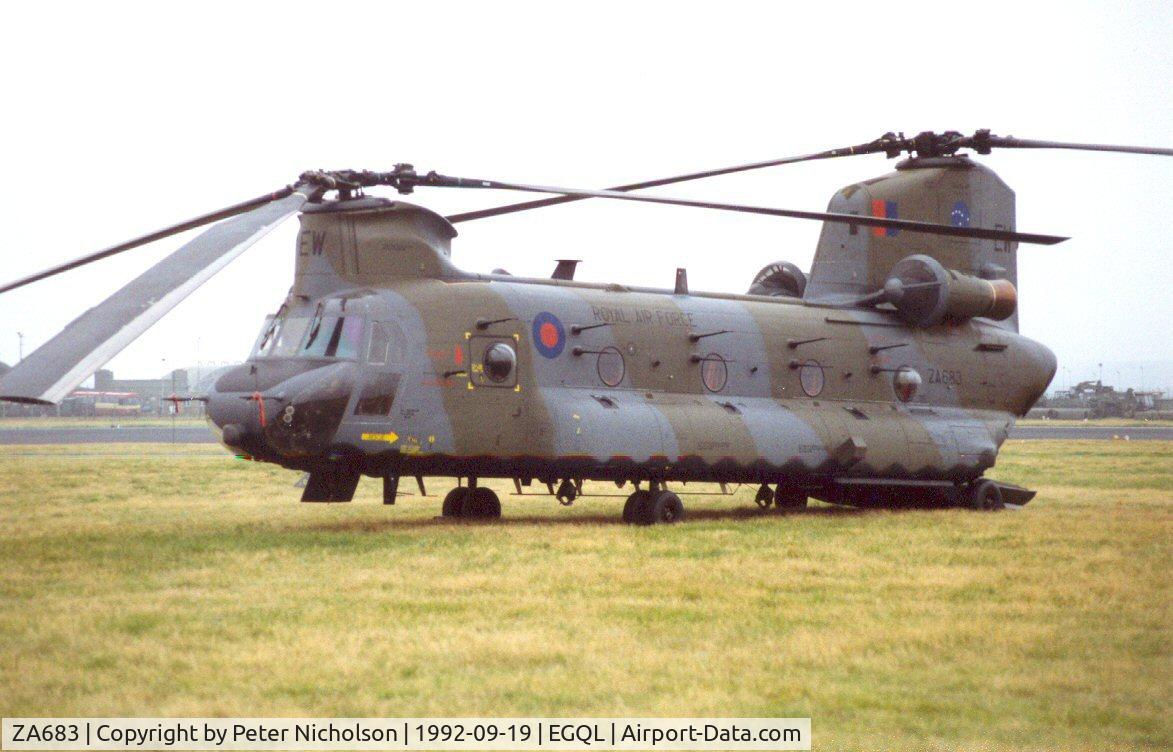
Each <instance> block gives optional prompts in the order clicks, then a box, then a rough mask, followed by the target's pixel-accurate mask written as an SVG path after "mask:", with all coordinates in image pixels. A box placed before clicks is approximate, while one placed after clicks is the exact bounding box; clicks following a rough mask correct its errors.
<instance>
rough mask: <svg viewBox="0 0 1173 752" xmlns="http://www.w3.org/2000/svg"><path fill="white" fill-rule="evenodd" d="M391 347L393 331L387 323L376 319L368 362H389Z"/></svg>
mask: <svg viewBox="0 0 1173 752" xmlns="http://www.w3.org/2000/svg"><path fill="white" fill-rule="evenodd" d="M390 349H391V332H390V331H389V330H388V329H387V325H386V324H384V323H382V322H380V321H376V322H374V323H373V324H371V344H370V347H368V348H367V362H369V363H373V364H374V365H377V366H382V365H386V364H387V360H388V355H389V351H390Z"/></svg>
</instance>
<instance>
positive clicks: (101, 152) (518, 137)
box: [0, 2, 1173, 388]
mask: <svg viewBox="0 0 1173 752" xmlns="http://www.w3.org/2000/svg"><path fill="white" fill-rule="evenodd" d="M813 5H814V4H802V5H801V6H800V5H799V4H792V3H742V2H723V3H720V4H715V3H703V4H702V3H697V4H691V3H685V2H671V3H659V2H647V3H631V2H621V3H612V2H592V3H589V4H587V3H582V4H569V3H549V2H544V3H461V2H455V3H442V4H441V3H426V4H425V3H362V2H356V3H333V4H325V3H313V4H309V3H297V2H281V3H267V2H250V3H239V2H237V3H220V2H202V3H198V4H173V3H141V4H134V3H119V4H107V3H84V4H83V3H78V4H66V3H51V2H47V3H10V4H7V5H6V6H5V7H4V9H3V10H2V11H0V14H2V17H0V71H3V72H2V73H0V76H3V89H2V93H3V109H4V112H5V115H4V117H3V120H0V136H2V140H0V143H2V144H3V153H4V160H3V164H4V167H5V169H6V172H7V179H6V180H3V181H0V206H3V207H4V211H3V215H2V216H3V218H4V227H5V229H4V232H3V240H2V245H0V259H2V260H3V263H2V266H0V278H3V279H4V280H8V279H15V278H17V277H21V276H24V275H26V274H29V273H32V272H34V271H37V270H39V269H41V268H44V267H48V266H51V265H53V264H56V263H60V262H61V261H64V260H67V259H70V258H73V257H76V256H79V255H82V254H84V253H87V252H90V251H92V250H96V249H98V248H101V247H104V246H107V245H111V244H113V243H116V242H119V241H121V240H124V239H126V238H129V237H132V236H134V235H138V234H140V233H143V232H146V231H149V230H153V229H155V228H157V227H161V226H163V225H167V224H170V223H172V222H175V221H177V220H180V219H184V218H187V217H189V216H193V215H196V214H200V213H203V212H205V211H209V210H211V209H214V208H218V207H220V206H224V205H227V204H230V203H234V202H236V201H239V200H241V199H244V198H248V197H251V196H254V195H257V194H260V193H264V192H266V191H269V190H272V189H274V188H277V187H280V186H282V185H285V184H287V183H289V182H292V181H293V180H294V179H295V178H296V176H297V175H298V174H299V173H300V172H302V171H303V170H306V169H311V168H343V167H352V168H370V169H377V170H385V169H389V168H390V167H392V166H393V165H394V164H396V163H398V162H411V163H413V164H415V165H416V167H417V168H418V169H420V170H421V171H427V170H433V169H434V170H437V171H439V172H442V173H446V174H453V175H464V176H474V177H485V178H494V179H500V180H509V181H517V182H528V183H537V184H547V185H566V186H579V187H592V188H599V187H605V186H608V185H614V184H618V183H623V182H632V181H636V180H641V179H648V178H654V177H660V176H664V175H674V174H678V173H684V172H689V171H694V170H699V169H706V168H713V167H720V166H725V165H732V164H740V163H744V162H751V161H758V160H764V159H770V158H774V157H778V156H785V155H789V154H803V153H807V152H811V151H819V150H823V149H827V148H832V147H837V146H844V145H849V144H855V143H861V142H864V141H868V140H871V139H873V138H875V137H877V136H879V135H881V134H883V133H885V132H887V131H904V132H906V133H908V134H910V135H911V134H913V133H916V132H919V131H921V130H938V131H941V130H959V131H963V132H972V131H973V130H975V129H977V128H990V129H991V130H993V132H994V133H996V134H999V135H1014V136H1019V137H1022V138H1039V139H1049V140H1063V141H1080V142H1096V143H1119V144H1136V145H1148V146H1163V147H1171V146H1173V97H1171V96H1170V92H1171V91H1173V55H1171V54H1170V53H1171V51H1173V49H1171V48H1173V41H1171V39H1173V35H1170V33H1169V29H1170V28H1173V5H1171V4H1169V3H1167V2H1164V3H1162V2H1128V3H1123V2H1122V3H1106V2H1089V3H1084V2H1067V3H1054V4H1050V3H1030V4H1027V3H1013V4H1010V3H1006V4H1000V3H996V2H995V3H984V4H981V5H980V6H972V5H971V6H967V5H956V4H952V5H948V4H941V3H939V2H935V3H906V2H902V3H899V4H891V3H888V4H881V3H868V4H858V5H853V4H850V3H833V4H824V5H823V7H818V8H815V7H808V6H813ZM981 159H982V161H983V163H985V164H986V165H988V166H989V167H991V168H993V169H994V170H995V171H996V172H998V173H999V174H1000V175H1001V176H1002V178H1003V179H1004V180H1005V181H1006V182H1007V183H1009V184H1010V186H1011V187H1012V188H1013V189H1014V190H1015V191H1016V193H1017V197H1018V228H1019V229H1020V230H1023V231H1030V232H1043V233H1054V234H1060V235H1070V236H1072V240H1070V241H1068V242H1066V243H1064V244H1061V245H1058V246H1053V247H1041V246H1022V247H1020V249H1019V295H1020V312H1021V316H1020V321H1021V330H1022V332H1023V333H1024V334H1026V335H1027V336H1030V337H1032V338H1035V339H1038V340H1040V341H1042V342H1044V343H1045V344H1047V345H1048V346H1049V347H1050V348H1051V349H1052V350H1054V351H1055V353H1056V355H1057V356H1058V358H1059V362H1060V371H1059V375H1058V376H1057V379H1056V381H1057V384H1056V385H1057V386H1064V385H1066V383H1068V382H1072V381H1076V380H1079V379H1082V378H1095V377H1096V376H1097V375H1098V374H1097V372H1096V368H1097V364H1099V363H1103V364H1104V365H1103V373H1104V379H1105V381H1114V382H1117V383H1121V382H1127V384H1128V385H1135V384H1137V383H1138V381H1137V379H1138V377H1139V376H1140V374H1139V373H1138V369H1140V368H1144V369H1145V371H1144V376H1143V378H1144V379H1145V380H1147V381H1148V382H1149V383H1148V384H1146V386H1150V387H1151V386H1161V387H1164V388H1173V344H1170V343H1171V342H1173V303H1171V302H1170V298H1169V291H1170V290H1171V289H1173V272H1171V271H1170V268H1171V264H1170V259H1169V254H1168V251H1169V241H1168V238H1169V236H1170V232H1171V231H1170V227H1169V211H1168V210H1169V208H1170V205H1171V199H1173V159H1170V158H1167V157H1144V156H1128V155H1106V154H1091V153H1077V152H1062V151H1009V150H1007V151H1003V152H996V153H995V154H992V155H990V156H988V157H983V158H981ZM891 168H892V163H891V162H889V161H887V160H885V158H884V157H883V156H882V155H876V156H869V157H858V158H851V159H841V160H834V161H829V162H817V163H811V164H805V165H794V166H787V167H781V168H775V169H769V170H762V171H759V172H754V173H746V174H741V175H736V176H726V177H722V178H718V179H712V180H707V181H703V182H697V183H686V184H680V185H676V186H671V187H668V188H660V189H657V191H656V192H658V193H660V194H662V195H669V196H681V197H688V198H699V199H708V200H720V201H725V202H740V203H749V204H756V205H769V206H777V207H785V208H793V209H812V210H821V209H823V208H825V207H826V204H827V202H828V200H829V199H830V197H831V195H832V194H833V193H834V192H835V191H836V190H837V189H838V188H840V187H842V186H845V185H848V184H850V183H854V182H857V181H859V180H862V179H866V178H870V177H876V176H879V175H882V174H883V173H885V172H887V171H888V170H890V169H891ZM410 200H412V201H415V202H417V203H422V204H424V205H426V206H429V207H430V208H432V209H435V210H437V211H439V212H441V213H453V212H456V211H462V210H467V209H471V208H476V207H481V206H491V205H495V204H499V203H509V202H511V201H515V200H518V197H517V194H500V193H495V192H484V193H480V192H477V193H474V192H471V191H443V190H437V189H432V190H427V191H425V190H420V191H418V192H417V193H416V194H415V195H414V196H412V197H410ZM458 229H459V232H460V236H459V237H458V238H457V239H456V240H455V241H454V245H453V260H454V262H455V263H456V264H457V265H458V266H460V267H461V268H464V269H467V270H470V271H489V270H491V269H493V268H495V267H504V268H506V269H508V270H509V271H510V272H512V273H514V274H520V275H527V276H546V275H548V274H549V273H550V271H551V270H552V269H553V264H554V259H557V258H580V259H584V261H583V263H582V264H581V265H580V266H579V272H578V278H580V279H586V280H591V281H606V282H610V281H620V282H625V283H630V284H639V285H654V286H662V287H670V286H671V284H672V280H673V271H674V269H675V268H676V267H677V266H683V267H687V269H688V275H689V282H690V285H691V287H692V288H693V289H694V290H714V291H728V292H744V291H745V289H746V288H747V287H748V285H749V282H750V280H751V279H752V277H753V275H754V274H755V273H756V272H757V270H758V269H760V268H761V267H762V266H765V265H766V264H768V263H770V262H773V261H776V260H789V261H792V262H795V263H797V264H798V265H799V266H800V267H802V268H804V269H809V267H810V262H811V258H812V256H813V253H814V249H815V244H816V241H817V238H818V234H819V230H820V224H819V223H817V222H809V221H801V220H789V219H779V218H772V217H761V216H749V215H736V214H725V213H720V212H711V211H704V210H698V209H686V208H679V207H667V206H647V205H640V204H632V203H627V202H618V201H610V202H608V201H586V202H579V203H575V204H570V205H568V206H561V207H555V208H550V209H544V210H541V211H535V212H527V213H521V214H514V215H510V216H506V217H499V218H493V219H487V220H482V221H478V222H469V223H462V224H461V225H459V226H458ZM295 235H296V221H290V222H287V223H286V224H285V225H284V226H282V227H281V228H279V229H277V230H276V231H274V232H273V233H272V234H271V235H269V236H268V237H266V238H265V239H264V240H263V241H261V242H260V243H258V244H257V245H256V246H254V247H253V248H252V249H250V250H249V251H248V252H246V253H245V254H244V255H243V256H242V257H241V258H240V259H238V260H237V261H236V262H235V263H233V264H232V265H230V266H229V267H228V268H227V269H226V270H225V271H223V272H221V273H220V274H219V275H218V276H216V277H214V278H213V279H212V280H211V281H209V282H208V283H207V284H206V285H204V286H203V287H202V288H201V289H199V290H198V291H197V292H196V293H194V294H193V295H192V296H191V297H189V298H188V299H187V300H186V301H184V302H183V303H181V304H180V305H179V306H178V307H177V308H175V309H174V310H173V311H172V312H171V313H170V314H169V315H168V316H167V317H165V318H164V319H163V320H162V321H161V322H159V323H158V324H156V325H155V326H154V327H153V328H152V329H151V330H149V331H148V332H147V333H146V334H145V335H144V336H143V337H142V338H140V339H139V340H137V341H136V342H135V343H133V344H132V345H130V346H129V347H127V348H126V349H125V350H124V351H123V352H122V353H121V354H119V355H118V356H116V357H115V358H114V360H113V361H111V363H110V364H109V366H108V367H110V368H112V369H113V370H114V371H115V372H116V374H118V375H120V376H125V377H151V376H157V375H159V374H161V373H164V372H166V371H168V370H170V369H171V368H173V367H178V366H190V365H194V364H195V363H196V362H197V361H199V362H201V363H205V364H208V363H226V362H233V361H239V360H241V359H243V358H244V357H245V356H246V355H247V353H248V349H249V347H250V346H251V344H252V342H253V340H254V339H255V336H256V334H257V331H258V330H259V329H260V327H261V325H262V322H263V319H264V316H265V314H266V313H270V312H272V311H273V310H275V309H276V308H277V306H278V305H279V304H280V302H281V300H282V299H283V298H284V295H285V293H286V292H287V290H288V288H289V285H290V283H291V281H292V270H293V242H294V237H295ZM190 237H192V234H191V233H189V234H185V235H180V236H176V237H174V238H171V239H168V240H164V241H160V242H158V243H155V244H153V245H151V246H148V247H144V248H140V249H137V250H134V251H130V252H127V253H125V254H122V255H121V256H119V257H117V258H114V259H110V260H107V261H104V262H101V263H99V264H96V265H93V266H90V267H87V268H85V269H82V270H77V271H73V272H69V273H67V274H63V275H60V276H59V277H56V278H54V279H52V280H47V281H44V282H41V283H38V284H36V285H32V286H29V287H26V288H23V289H20V290H16V291H13V292H10V293H6V294H3V295H0V361H4V362H7V363H12V362H14V361H15V360H16V359H17V358H18V348H19V346H20V339H19V338H18V332H19V333H21V334H23V347H24V352H25V354H27V353H29V352H31V351H32V350H33V349H35V348H36V347H38V346H39V345H41V344H43V343H44V342H46V341H47V340H48V339H49V338H51V337H52V336H54V335H55V334H56V333H57V332H58V331H60V330H61V329H62V328H63V327H64V326H65V325H66V324H68V323H69V322H70V321H71V320H72V319H73V318H75V317H76V316H78V315H80V314H81V313H83V312H84V311H85V310H87V309H88V308H89V307H91V306H93V305H96V304H97V303H99V302H100V301H101V300H102V299H104V298H105V297H106V296H107V295H109V294H110V293H112V292H114V291H115V290H117V289H118V288H119V287H121V286H122V285H123V284H125V283H126V282H127V281H129V280H130V279H132V278H133V277H135V276H136V275H137V274H139V273H140V272H141V271H143V270H144V269H146V268H147V267H148V266H150V265H151V264H153V263H155V262H156V261H158V260H159V259H161V258H163V257H164V256H166V255H167V254H168V253H170V252H171V251H173V250H174V249H175V248H177V247H178V246H179V245H181V244H182V242H183V241H184V240H185V239H188V238H190Z"/></svg>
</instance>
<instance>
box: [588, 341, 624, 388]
mask: <svg viewBox="0 0 1173 752" xmlns="http://www.w3.org/2000/svg"><path fill="white" fill-rule="evenodd" d="M595 368H596V370H598V372H599V380H600V381H602V382H603V383H604V384H606V385H607V386H619V384H620V383H621V382H622V381H623V375H624V373H625V372H626V370H627V366H626V365H625V364H624V362H623V353H621V352H619V351H618V350H616V349H615V348H614V347H608V348H605V349H604V350H603V351H602V352H600V353H599V359H598V362H597V363H596V365H595Z"/></svg>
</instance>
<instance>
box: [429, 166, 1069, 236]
mask: <svg viewBox="0 0 1173 752" xmlns="http://www.w3.org/2000/svg"><path fill="white" fill-rule="evenodd" d="M416 185H421V186H437V187H446V188H487V189H495V190H508V191H525V192H528V193H558V194H562V195H563V196H573V197H575V198H610V199H617V200H619V201H639V202H643V203H649V204H669V205H673V206H691V207H697V208H701V209H717V210H719V211H733V212H744V213H748V214H764V215H767V216H772V217H790V218H793V219H814V220H819V221H822V222H838V223H841V224H848V225H864V226H865V227H884V228H892V229H897V230H907V231H908V232H923V233H928V234H930V235H947V236H950V237H958V238H979V239H982V240H1009V241H1014V242H1018V243H1034V244H1038V245H1054V244H1056V243H1062V242H1063V241H1064V240H1067V239H1068V238H1065V237H1061V236H1058V235H1039V234H1035V233H1027V232H1014V231H1011V230H991V229H986V228H984V227H954V226H953V225H941V224H936V223H934V222H919V221H916V220H909V219H887V218H884V217H869V216H863V215H856V214H842V213H836V212H815V211H801V210H795V209H775V208H773V207H768V206H745V205H742V204H724V203H719V202H714V201H694V200H691V199H683V198H668V197H666V196H646V195H644V194H636V193H620V192H619V191H595V190H588V189H583V188H560V187H554V186H548V185H526V184H524V183H503V182H500V181H497V180H479V179H471V178H458V177H450V176H448V175H437V174H436V173H429V174H428V175H425V176H421V177H419V179H418V181H417V182H416Z"/></svg>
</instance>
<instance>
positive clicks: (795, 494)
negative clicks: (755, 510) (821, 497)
mask: <svg viewBox="0 0 1173 752" xmlns="http://www.w3.org/2000/svg"><path fill="white" fill-rule="evenodd" d="M806 505H807V496H806V494H805V493H803V492H802V491H795V490H792V489H786V488H782V486H778V488H777V489H776V490H775V491H774V506H775V507H777V508H778V509H784V510H787V511H794V510H796V509H806Z"/></svg>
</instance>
